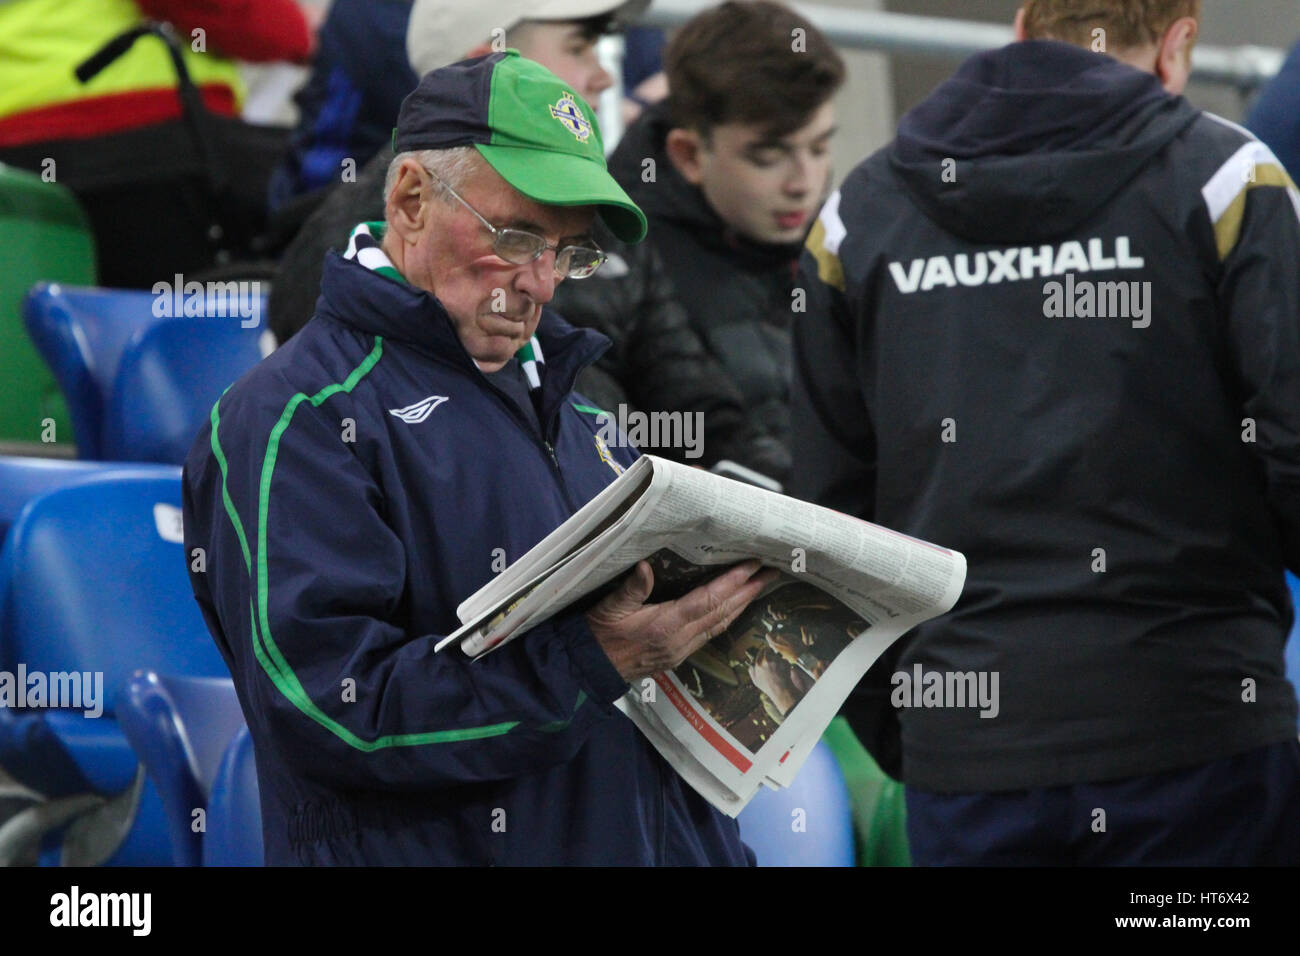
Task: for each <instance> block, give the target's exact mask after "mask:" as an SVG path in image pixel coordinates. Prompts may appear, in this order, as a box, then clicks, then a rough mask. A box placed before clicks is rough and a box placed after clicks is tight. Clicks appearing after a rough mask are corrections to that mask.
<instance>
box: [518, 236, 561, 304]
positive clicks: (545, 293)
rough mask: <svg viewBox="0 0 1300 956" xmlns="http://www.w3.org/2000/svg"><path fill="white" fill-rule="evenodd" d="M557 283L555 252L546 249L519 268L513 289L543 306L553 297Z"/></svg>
mask: <svg viewBox="0 0 1300 956" xmlns="http://www.w3.org/2000/svg"><path fill="white" fill-rule="evenodd" d="M559 281H560V280H559V279H558V278H557V277H556V275H555V251H554V250H553V249H547V250H546V251H545V252H543V253H542V254H541V255H540V256H538V257H537V258H536V259H534V260H533V261H532V262H530V263H528V265H526V266H522V267H521V268H520V270H519V274H518V276H517V277H516V278H515V287H516V288H517V289H518V290H519V291H520V292H522V293H524V294H526V295H528V296H529V297H531V298H532V299H534V300H536V301H537V302H540V303H541V304H542V305H545V304H546V303H548V302H550V301H551V299H552V298H553V297H554V296H555V286H556V284H557V283H558V282H559Z"/></svg>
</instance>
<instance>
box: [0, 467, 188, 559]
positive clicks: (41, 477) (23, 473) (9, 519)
mask: <svg viewBox="0 0 1300 956" xmlns="http://www.w3.org/2000/svg"><path fill="white" fill-rule="evenodd" d="M175 474H176V469H175V468H169V467H164V466H161V465H145V464H140V465H135V464H126V465H122V464H117V463H114V462H98V461H63V460H60V459H57V458H25V457H19V456H14V455H0V544H3V543H4V539H5V536H6V535H7V534H8V533H9V527H10V526H11V525H12V524H13V523H14V522H15V521H17V520H18V514H19V512H21V511H22V509H23V506H24V505H26V504H27V502H29V501H31V500H32V499H33V498H35V497H36V496H37V495H41V494H44V493H45V492H47V491H53V490H54V489H55V488H62V487H64V486H66V485H74V484H78V483H79V482H83V481H89V480H92V479H95V478H100V477H103V476H105V475H118V476H122V475H125V476H135V477H140V478H156V477H165V476H175Z"/></svg>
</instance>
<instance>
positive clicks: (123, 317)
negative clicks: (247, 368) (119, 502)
mask: <svg viewBox="0 0 1300 956" xmlns="http://www.w3.org/2000/svg"><path fill="white" fill-rule="evenodd" d="M160 301H161V299H160V297H159V296H155V295H154V294H153V293H152V292H135V291H121V290H116V289H91V288H75V287H70V286H60V285H57V284H52V283H41V284H38V285H36V286H35V287H33V288H32V290H31V291H30V292H29V293H28V294H27V297H26V298H25V300H24V302H23V319H24V322H25V323H26V325H27V332H28V334H29V335H30V336H31V338H32V341H33V342H35V343H36V347H37V349H38V350H39V351H40V353H41V355H42V356H43V357H44V358H45V361H46V362H47V363H49V366H50V368H51V369H52V370H53V372H54V377H55V380H56V381H57V382H58V383H59V387H60V388H61V389H62V391H63V395H64V398H65V399H66V400H67V403H68V412H69V417H70V418H71V420H72V430H73V437H74V438H75V439H76V442H77V456H78V457H79V458H89V459H93V460H102V459H104V458H106V457H108V456H107V455H106V449H105V446H104V439H105V433H106V427H107V424H108V418H107V416H108V410H109V405H110V401H111V398H112V392H113V387H114V385H115V383H116V382H117V376H118V373H119V371H120V370H121V367H122V361H123V359H124V357H125V356H126V354H127V353H128V351H130V350H131V348H132V347H133V345H134V344H135V343H136V342H137V341H139V339H140V338H141V337H142V336H143V335H144V333H145V331H146V330H147V329H149V328H150V327H152V326H154V325H157V324H158V323H159V322H160V321H167V320H166V319H160V318H159V317H158V316H156V315H155V313H154V308H155V305H156V304H157V303H159V302H160ZM257 302H258V307H257V310H256V315H257V324H256V325H255V326H254V327H252V328H249V329H244V328H242V320H241V319H240V318H239V317H238V316H227V317H225V318H222V319H220V321H222V322H224V323H228V324H230V325H233V326H235V327H236V328H237V329H239V331H240V332H242V333H243V334H244V335H246V336H248V337H249V338H251V339H253V341H254V342H256V340H257V339H258V337H259V336H260V335H261V333H262V331H263V329H264V327H265V314H266V309H265V297H264V296H259V297H258V299H257ZM169 306H170V307H173V308H174V302H172V303H169ZM216 306H217V303H216V302H215V300H214V301H205V305H204V311H205V315H216V313H217V312H218V309H217V307H216ZM182 321H184V320H182ZM189 354H191V355H193V354H195V353H194V352H193V351H191V352H190V353H189ZM204 360H205V361H217V359H215V358H214V357H212V356H204ZM231 381H233V379H232V380H231ZM226 384H230V383H229V382H227V383H226ZM223 387H224V386H223ZM218 394H219V392H218ZM214 398H215V396H214Z"/></svg>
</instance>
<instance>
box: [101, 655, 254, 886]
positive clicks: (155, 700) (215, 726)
mask: <svg viewBox="0 0 1300 956" xmlns="http://www.w3.org/2000/svg"><path fill="white" fill-rule="evenodd" d="M117 719H118V723H120V724H121V726H122V732H123V733H124V734H125V735H126V739H127V740H128V741H129V742H130V744H131V747H132V749H133V750H134V751H135V753H136V755H137V756H138V757H139V758H140V761H141V762H142V763H143V764H144V768H145V772H146V773H148V775H149V779H150V780H151V781H153V785H154V787H155V788H156V789H157V791H158V796H159V797H160V798H161V799H162V804H163V810H164V812H165V813H166V815H167V830H168V832H169V833H170V834H171V843H172V859H173V861H174V862H175V864H176V865H177V866H198V865H199V864H200V862H201V861H202V857H203V835H202V834H203V830H204V829H206V826H207V823H206V813H207V806H208V797H209V796H210V795H211V793H212V783H213V780H215V778H216V776H217V769H218V767H219V766H220V764H221V758H222V756H223V755H224V754H225V751H226V747H228V746H229V744H230V741H231V739H232V738H233V737H234V735H235V731H237V730H238V729H239V728H240V727H242V726H244V714H243V711H241V710H240V709H239V698H238V697H237V696H236V695H235V685H234V682H233V681H231V680H230V679H229V678H221V677H173V676H164V675H159V674H157V673H155V672H153V671H140V672H137V673H136V674H135V675H134V676H133V677H132V678H131V679H130V680H129V681H128V682H127V685H126V688H125V690H124V691H123V692H122V694H121V695H120V696H119V699H118V708H117ZM196 810H202V811H203V814H204V815H205V818H204V820H203V823H202V826H199V827H197V828H196V827H195V823H196V817H195V811H196Z"/></svg>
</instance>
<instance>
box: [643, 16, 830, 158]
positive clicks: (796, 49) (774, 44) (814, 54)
mask: <svg viewBox="0 0 1300 956" xmlns="http://www.w3.org/2000/svg"><path fill="white" fill-rule="evenodd" d="M663 60H664V70H665V72H666V73H667V74H668V112H669V115H670V116H671V117H672V123H673V125H674V126H679V127H682V128H685V129H694V130H696V131H697V132H699V133H701V134H703V135H704V136H706V137H707V136H708V134H709V132H710V131H711V130H712V129H713V127H715V126H719V125H722V124H724V123H758V124H761V125H762V127H763V129H764V131H765V132H766V133H767V134H768V135H771V136H775V137H780V136H785V135H788V134H789V133H792V132H793V131H795V130H797V129H798V128H799V127H801V126H804V125H805V124H806V123H807V122H808V118H809V116H810V115H811V114H812V113H813V112H814V111H815V110H816V109H817V108H818V107H820V106H821V105H822V104H823V103H825V102H826V101H827V100H829V99H830V98H831V96H833V95H834V93H835V91H836V90H837V89H839V87H840V84H841V83H843V82H844V61H843V60H842V59H841V58H840V55H839V54H838V53H837V52H835V48H834V47H833V46H832V45H831V43H830V41H829V40H828V39H826V36H825V34H823V33H822V32H821V31H820V30H818V29H817V28H816V27H814V26H813V25H812V24H811V23H809V22H808V21H807V20H805V19H804V18H803V17H801V16H799V14H797V13H795V12H794V11H793V10H791V9H790V8H789V7H786V6H783V5H781V4H779V3H771V2H769V0H752V2H744V3H741V2H736V0H730V2H728V3H723V4H721V5H720V6H717V7H713V8H712V9H710V10H705V11H704V12H703V13H700V14H697V15H696V16H694V17H692V18H691V20H690V21H688V22H687V23H685V24H683V25H682V27H681V29H679V30H678V31H677V33H676V34H675V35H674V36H673V38H672V40H671V42H670V43H669V44H668V47H667V49H665V50H664V57H663Z"/></svg>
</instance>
